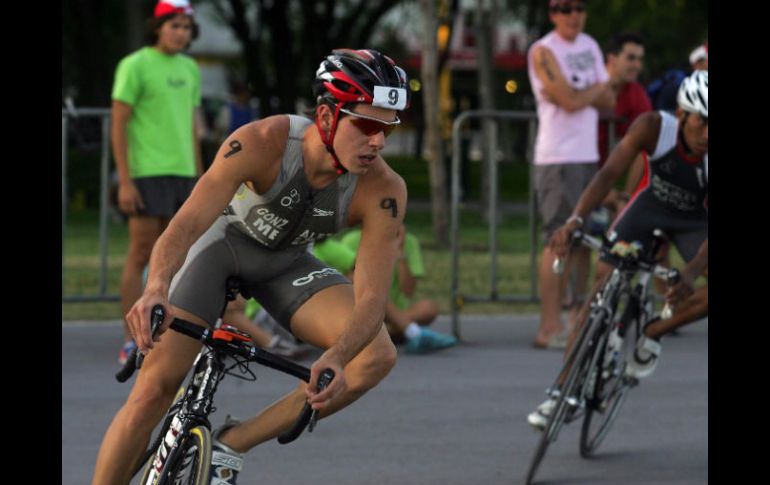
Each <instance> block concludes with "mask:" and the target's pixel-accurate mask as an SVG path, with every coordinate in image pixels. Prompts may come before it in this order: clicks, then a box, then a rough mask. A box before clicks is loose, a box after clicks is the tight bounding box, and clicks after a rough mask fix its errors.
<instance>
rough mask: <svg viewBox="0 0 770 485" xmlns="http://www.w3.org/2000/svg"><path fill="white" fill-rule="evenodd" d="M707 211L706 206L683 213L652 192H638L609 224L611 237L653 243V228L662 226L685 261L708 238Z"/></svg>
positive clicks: (689, 259)
mask: <svg viewBox="0 0 770 485" xmlns="http://www.w3.org/2000/svg"><path fill="white" fill-rule="evenodd" d="M708 228H709V226H708V213H707V212H706V210H705V209H703V210H698V211H694V212H683V211H680V210H677V209H673V208H671V207H669V206H667V205H666V204H663V203H662V202H660V201H659V200H657V199H656V198H655V196H654V195H653V194H652V192H646V193H642V194H639V195H638V196H637V197H635V198H634V199H632V200H631V202H630V203H629V204H628V205H627V206H626V207H625V209H623V212H621V213H620V214H619V215H618V217H617V219H616V220H615V222H614V223H613V225H612V227H611V228H610V230H609V236H610V238H611V239H612V240H618V241H625V242H628V243H630V242H633V241H639V242H640V243H641V244H642V247H647V246H648V245H649V244H650V243H651V242H652V237H653V236H652V231H653V230H654V229H661V230H662V231H663V232H664V233H665V234H666V236H667V237H668V238H669V239H670V240H671V242H672V243H673V244H674V246H675V247H676V249H677V251H679V254H680V255H681V256H682V259H684V260H685V261H686V262H690V261H691V260H692V258H694V257H695V255H696V254H698V249H700V245H701V244H702V243H703V241H705V240H706V238H707V237H708Z"/></svg>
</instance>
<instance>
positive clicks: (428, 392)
mask: <svg viewBox="0 0 770 485" xmlns="http://www.w3.org/2000/svg"><path fill="white" fill-rule="evenodd" d="M536 325H537V317H535V316H515V317H514V316H464V317H463V324H462V332H463V337H464V340H465V341H464V342H463V344H462V345H460V346H458V347H456V348H452V349H449V350H446V351H443V352H440V353H436V354H432V355H427V356H412V355H406V354H404V353H403V351H401V350H400V351H399V361H398V364H397V365H396V367H395V368H394V369H393V371H392V372H391V374H390V375H389V376H388V377H387V378H386V379H385V380H384V381H383V382H382V383H381V384H380V385H379V386H378V387H376V388H375V389H373V390H372V391H370V392H369V393H368V394H367V395H365V396H364V397H363V398H362V399H360V400H359V401H358V402H356V403H354V404H353V405H352V406H350V407H349V408H347V409H345V410H343V411H342V412H341V413H338V414H337V415H334V416H332V417H330V418H328V419H325V420H323V421H321V422H320V424H319V426H318V428H317V430H316V431H315V432H313V433H312V434H308V433H305V434H304V435H303V436H302V437H301V438H300V439H299V440H298V441H297V442H295V443H292V444H290V445H287V446H282V445H279V444H278V443H277V442H274V441H273V442H269V443H264V444H263V445H260V446H258V447H257V448H255V449H253V450H252V451H251V452H250V453H249V454H248V455H247V457H246V463H245V465H244V471H243V472H242V475H241V477H240V479H239V482H238V483H239V485H252V484H260V485H267V484H276V485H278V484H291V485H304V484H308V485H309V484H336V485H345V484H360V485H363V484H372V485H391V484H392V485H411V484H426V485H428V484H436V485H455V484H458V485H459V484H484V485H488V484H489V485H491V484H505V485H510V484H519V483H523V478H524V475H525V473H526V470H527V467H528V464H529V461H530V459H531V457H532V453H533V452H534V448H535V446H536V445H537V442H538V437H539V434H538V433H536V432H534V431H533V430H532V429H530V428H529V426H528V425H527V423H526V415H527V413H529V412H530V411H531V410H532V409H534V407H535V406H536V405H537V404H538V403H540V402H541V401H542V400H543V398H544V389H545V387H546V386H547V385H549V384H550V382H551V381H552V380H553V378H554V377H555V375H556V372H557V371H558V370H559V367H560V360H561V354H560V353H559V352H557V351H543V350H535V349H533V348H532V347H531V346H530V342H531V339H532V336H533V335H534V333H535V328H536ZM436 328H437V329H439V330H442V331H448V330H449V321H448V319H447V318H442V319H441V320H440V321H439V322H437V324H436ZM120 333H121V332H120V328H119V327H118V326H117V322H103V323H101V324H86V323H77V322H64V323H63V324H62V485H82V484H86V483H90V480H91V473H92V471H93V466H94V462H95V460H96V454H97V451H98V447H99V444H100V442H101V438H102V436H103V433H104V431H105V430H106V429H107V426H108V425H109V423H110V421H111V419H112V416H113V415H114V413H115V412H116V410H117V409H118V408H119V407H120V406H121V405H122V403H123V401H124V400H125V398H126V396H127V394H128V391H129V387H130V385H131V384H130V383H127V384H118V383H117V381H115V379H114V378H113V374H114V372H115V371H116V370H117V363H116V357H117V350H118V349H119V347H120V344H121V337H120ZM663 347H664V350H663V357H662V360H661V362H660V365H659V366H658V369H657V371H656V373H655V374H654V375H653V376H651V377H650V378H648V379H646V380H645V381H643V383H642V384H641V385H640V386H638V387H637V388H635V389H634V390H632V392H631V394H630V395H629V397H628V399H627V400H626V403H625V405H624V407H623V409H622V410H621V414H620V416H619V417H618V419H617V421H616V423H615V425H614V427H613V429H612V430H611V431H610V434H609V436H608V437H607V438H606V440H605V442H604V443H603V444H602V446H601V448H600V450H599V452H598V454H597V457H596V458H594V459H591V460H584V459H582V458H580V455H579V452H578V436H579V426H578V423H575V424H572V425H571V426H568V427H566V428H565V429H564V430H563V431H562V433H561V435H560V436H559V439H558V441H557V442H556V443H554V444H553V445H551V447H550V448H549V450H548V454H547V455H546V457H545V459H544V461H543V463H542V464H541V466H540V470H539V472H538V475H537V479H538V483H542V484H552V485H555V484H564V485H567V484H569V485H572V484H607V485H616V484H621V483H622V484H623V485H635V484H638V485H647V484H660V485H675V484H676V485H684V484H704V483H708V321H707V320H704V321H701V322H698V323H695V324H693V325H691V326H689V327H687V328H685V329H684V330H683V331H682V332H681V335H680V336H676V337H669V338H667V339H664V341H663ZM256 371H257V375H258V377H259V379H258V381H257V382H244V381H239V380H236V379H229V380H225V381H224V383H223V384H222V386H221V387H220V390H219V392H218V394H217V397H216V402H215V404H216V406H217V408H218V411H217V412H216V413H215V414H214V416H213V423H214V425H215V426H218V425H219V424H220V423H221V422H222V421H223V420H224V416H225V414H227V413H230V414H232V415H234V416H238V417H242V418H243V417H248V416H251V415H253V414H254V413H255V411H257V410H259V409H261V408H262V407H264V406H266V405H268V404H270V403H272V402H273V401H274V400H275V399H276V398H278V397H280V396H281V395H283V394H284V393H285V392H287V391H289V390H290V389H292V388H293V387H294V385H295V381H294V380H293V379H292V378H290V377H288V376H285V375H283V374H279V373H277V372H275V371H272V370H270V369H267V368H261V367H258V366H257V368H256Z"/></svg>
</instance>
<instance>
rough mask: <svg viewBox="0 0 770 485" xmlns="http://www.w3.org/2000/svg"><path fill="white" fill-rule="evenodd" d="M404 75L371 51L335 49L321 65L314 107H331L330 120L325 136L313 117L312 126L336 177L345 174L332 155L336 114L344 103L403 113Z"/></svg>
mask: <svg viewBox="0 0 770 485" xmlns="http://www.w3.org/2000/svg"><path fill="white" fill-rule="evenodd" d="M409 94H410V93H409V90H408V89H407V87H406V73H405V72H404V70H403V69H401V68H400V67H398V66H397V65H396V63H395V62H393V60H392V59H391V58H390V57H388V56H386V55H384V54H382V53H380V52H378V51H375V50H372V49H361V50H353V49H335V50H333V51H332V53H331V55H329V56H326V58H325V59H324V60H323V61H321V64H320V66H318V70H317V71H316V76H315V80H314V81H313V95H314V96H315V97H316V102H317V104H319V105H320V104H323V103H328V104H330V105H332V106H334V119H333V121H332V126H331V129H330V130H329V132H328V133H326V132H325V131H324V130H323V129H321V121H320V119H319V118H318V117H316V126H317V127H318V133H319V135H320V136H321V140H322V141H323V143H324V145H325V146H326V150H327V151H328V152H329V153H330V154H331V156H332V161H333V165H334V168H336V169H337V173H338V174H343V173H345V172H346V171H347V170H346V169H345V167H343V166H342V164H341V163H340V161H339V159H338V158H337V155H336V154H335V153H334V148H333V147H332V143H333V141H334V133H335V131H336V130H337V122H338V121H339V116H340V110H341V109H342V107H343V106H344V105H346V104H348V103H365V104H370V105H372V106H377V107H379V108H385V109H391V110H394V111H403V110H404V109H406V108H408V107H409V101H410V99H409V98H410V96H409Z"/></svg>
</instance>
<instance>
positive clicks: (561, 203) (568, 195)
mask: <svg viewBox="0 0 770 485" xmlns="http://www.w3.org/2000/svg"><path fill="white" fill-rule="evenodd" d="M549 12H550V18H551V22H552V23H553V24H554V27H555V28H554V30H552V31H551V32H549V33H548V34H546V35H545V36H544V37H543V38H541V39H539V40H538V41H536V42H535V43H534V44H533V45H532V47H531V48H530V49H529V53H528V65H529V68H528V69H529V78H530V82H531V84H532V90H533V91H534V94H535V99H536V101H537V114H538V132H537V138H536V140H535V157H534V165H535V166H534V170H535V190H536V193H537V203H538V207H539V210H540V214H541V216H542V218H543V233H544V238H545V240H546V241H548V240H549V239H550V237H551V235H552V234H553V231H554V230H556V228H558V227H559V226H561V225H563V224H564V223H565V222H566V220H567V218H568V217H569V215H570V214H571V213H572V209H573V208H574V207H575V204H576V203H577V200H578V198H579V197H580V193H581V192H582V191H583V189H584V188H585V186H586V185H588V182H589V181H590V180H591V177H592V176H593V174H594V173H595V171H596V162H597V161H598V160H599V153H598V147H597V141H596V140H597V122H598V118H599V115H598V111H597V109H602V110H607V111H610V110H612V108H613V107H614V103H615V94H616V93H615V92H614V90H613V89H612V87H611V85H610V84H609V83H608V82H607V81H608V75H607V71H606V69H605V67H604V61H603V58H602V53H601V49H600V48H599V45H598V44H597V43H596V41H595V40H594V39H593V38H592V37H591V36H589V35H587V34H584V33H583V28H584V27H585V21H586V5H585V2H582V1H574V0H549ZM571 259H572V260H573V261H574V260H575V259H578V260H579V261H580V262H579V263H577V264H575V266H577V267H578V269H579V270H580V271H578V278H577V280H578V283H581V280H582V286H585V279H586V276H587V271H588V253H584V254H582V255H581V256H579V257H578V258H575V257H573V258H571ZM553 261H554V255H553V253H552V251H551V250H550V249H549V248H545V249H544V250H543V255H542V259H541V264H540V273H539V278H540V295H541V298H542V306H541V314H540V315H541V318H540V328H539V330H538V333H537V336H536V337H535V340H534V345H535V347H538V348H543V347H555V346H559V345H558V344H556V343H555V339H556V338H557V336H559V335H563V334H562V331H563V324H562V322H561V302H562V295H563V292H564V286H565V285H564V282H565V281H566V280H567V278H561V277H560V276H557V275H555V274H554V273H553V270H552V265H553ZM571 265H572V263H568V268H569V267H571ZM581 273H582V275H581ZM565 274H569V271H566V272H565ZM584 292H585V288H582V289H580V288H577V290H576V296H577V297H578V300H579V297H580V296H581V294H582V293H584ZM562 346H563V345H562Z"/></svg>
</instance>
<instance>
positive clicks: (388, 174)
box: [359, 155, 406, 192]
mask: <svg viewBox="0 0 770 485" xmlns="http://www.w3.org/2000/svg"><path fill="white" fill-rule="evenodd" d="M359 178H360V179H361V180H362V181H365V182H366V183H367V184H369V185H371V186H374V187H376V188H378V189H379V190H383V191H389V190H396V191H402V190H403V191H404V192H405V191H406V182H405V181H404V178H403V177H401V175H399V173H398V172H396V171H395V170H393V168H392V167H391V166H390V165H388V163H387V162H386V161H385V160H384V159H383V158H382V156H381V155H378V157H377V161H376V162H375V163H374V164H373V165H372V168H371V169H370V170H369V171H368V172H367V173H366V174H365V175H362V176H360V177H359Z"/></svg>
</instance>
